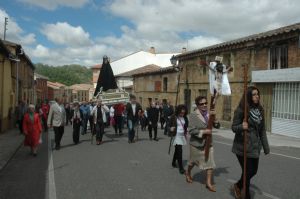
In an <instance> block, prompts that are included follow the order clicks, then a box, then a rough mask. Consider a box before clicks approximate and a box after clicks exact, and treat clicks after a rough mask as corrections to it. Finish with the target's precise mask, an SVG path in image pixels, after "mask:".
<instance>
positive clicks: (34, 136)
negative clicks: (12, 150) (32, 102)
mask: <svg viewBox="0 0 300 199" xmlns="http://www.w3.org/2000/svg"><path fill="white" fill-rule="evenodd" d="M23 132H24V134H25V140H24V145H25V146H31V147H35V146H37V145H38V144H39V140H40V134H41V132H42V125H41V121H40V117H39V114H38V113H34V116H33V121H32V120H31V119H30V117H29V113H26V114H25V116H24V119H23Z"/></svg>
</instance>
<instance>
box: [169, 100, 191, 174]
mask: <svg viewBox="0 0 300 199" xmlns="http://www.w3.org/2000/svg"><path fill="white" fill-rule="evenodd" d="M188 125H189V122H188V119H187V108H186V106H185V105H183V104H180V105H178V106H177V107H176V110H175V115H172V116H171V118H170V133H171V135H172V136H174V137H175V138H174V141H173V146H175V151H174V155H173V160H172V166H173V167H174V168H176V167H177V165H176V161H177V163H178V167H179V173H181V174H184V172H185V170H184V168H183V165H182V146H183V145H186V135H187V128H188Z"/></svg>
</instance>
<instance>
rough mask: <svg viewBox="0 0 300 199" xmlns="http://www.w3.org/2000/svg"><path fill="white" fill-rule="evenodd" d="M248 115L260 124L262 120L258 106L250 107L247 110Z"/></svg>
mask: <svg viewBox="0 0 300 199" xmlns="http://www.w3.org/2000/svg"><path fill="white" fill-rule="evenodd" d="M249 117H250V119H252V120H253V121H254V122H255V123H257V124H260V123H261V121H262V115H261V113H260V111H259V109H258V108H251V109H250V111H249Z"/></svg>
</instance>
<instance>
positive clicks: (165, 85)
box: [163, 77, 168, 92]
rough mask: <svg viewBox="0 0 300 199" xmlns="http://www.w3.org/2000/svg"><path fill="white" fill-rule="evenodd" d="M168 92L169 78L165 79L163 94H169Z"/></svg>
mask: <svg viewBox="0 0 300 199" xmlns="http://www.w3.org/2000/svg"><path fill="white" fill-rule="evenodd" d="M167 91H168V78H167V77H164V79H163V92H167Z"/></svg>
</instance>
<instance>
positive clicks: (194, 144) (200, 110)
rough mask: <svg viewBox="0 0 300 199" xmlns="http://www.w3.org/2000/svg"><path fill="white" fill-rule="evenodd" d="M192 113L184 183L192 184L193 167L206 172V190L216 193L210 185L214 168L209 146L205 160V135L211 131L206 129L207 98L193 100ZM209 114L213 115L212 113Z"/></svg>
mask: <svg viewBox="0 0 300 199" xmlns="http://www.w3.org/2000/svg"><path fill="white" fill-rule="evenodd" d="M195 104H196V106H197V108H195V110H194V112H193V113H191V114H190V115H189V122H190V134H191V138H190V160H189V162H188V169H187V172H186V173H185V176H186V181H187V182H188V183H192V182H193V179H192V176H191V171H192V169H193V167H194V166H195V165H197V166H198V168H200V169H201V170H205V171H206V188H207V189H208V190H209V191H211V192H216V188H215V186H214V185H213V184H212V177H213V169H214V168H215V167H216V164H215V161H214V150H213V147H212V146H211V147H210V149H209V155H208V159H207V160H205V149H204V147H205V138H204V136H205V135H210V134H211V130H210V129H207V122H208V117H209V114H208V109H207V98H206V97H202V96H198V97H197V98H196V99H195ZM211 114H214V113H213V112H212V113H211Z"/></svg>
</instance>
